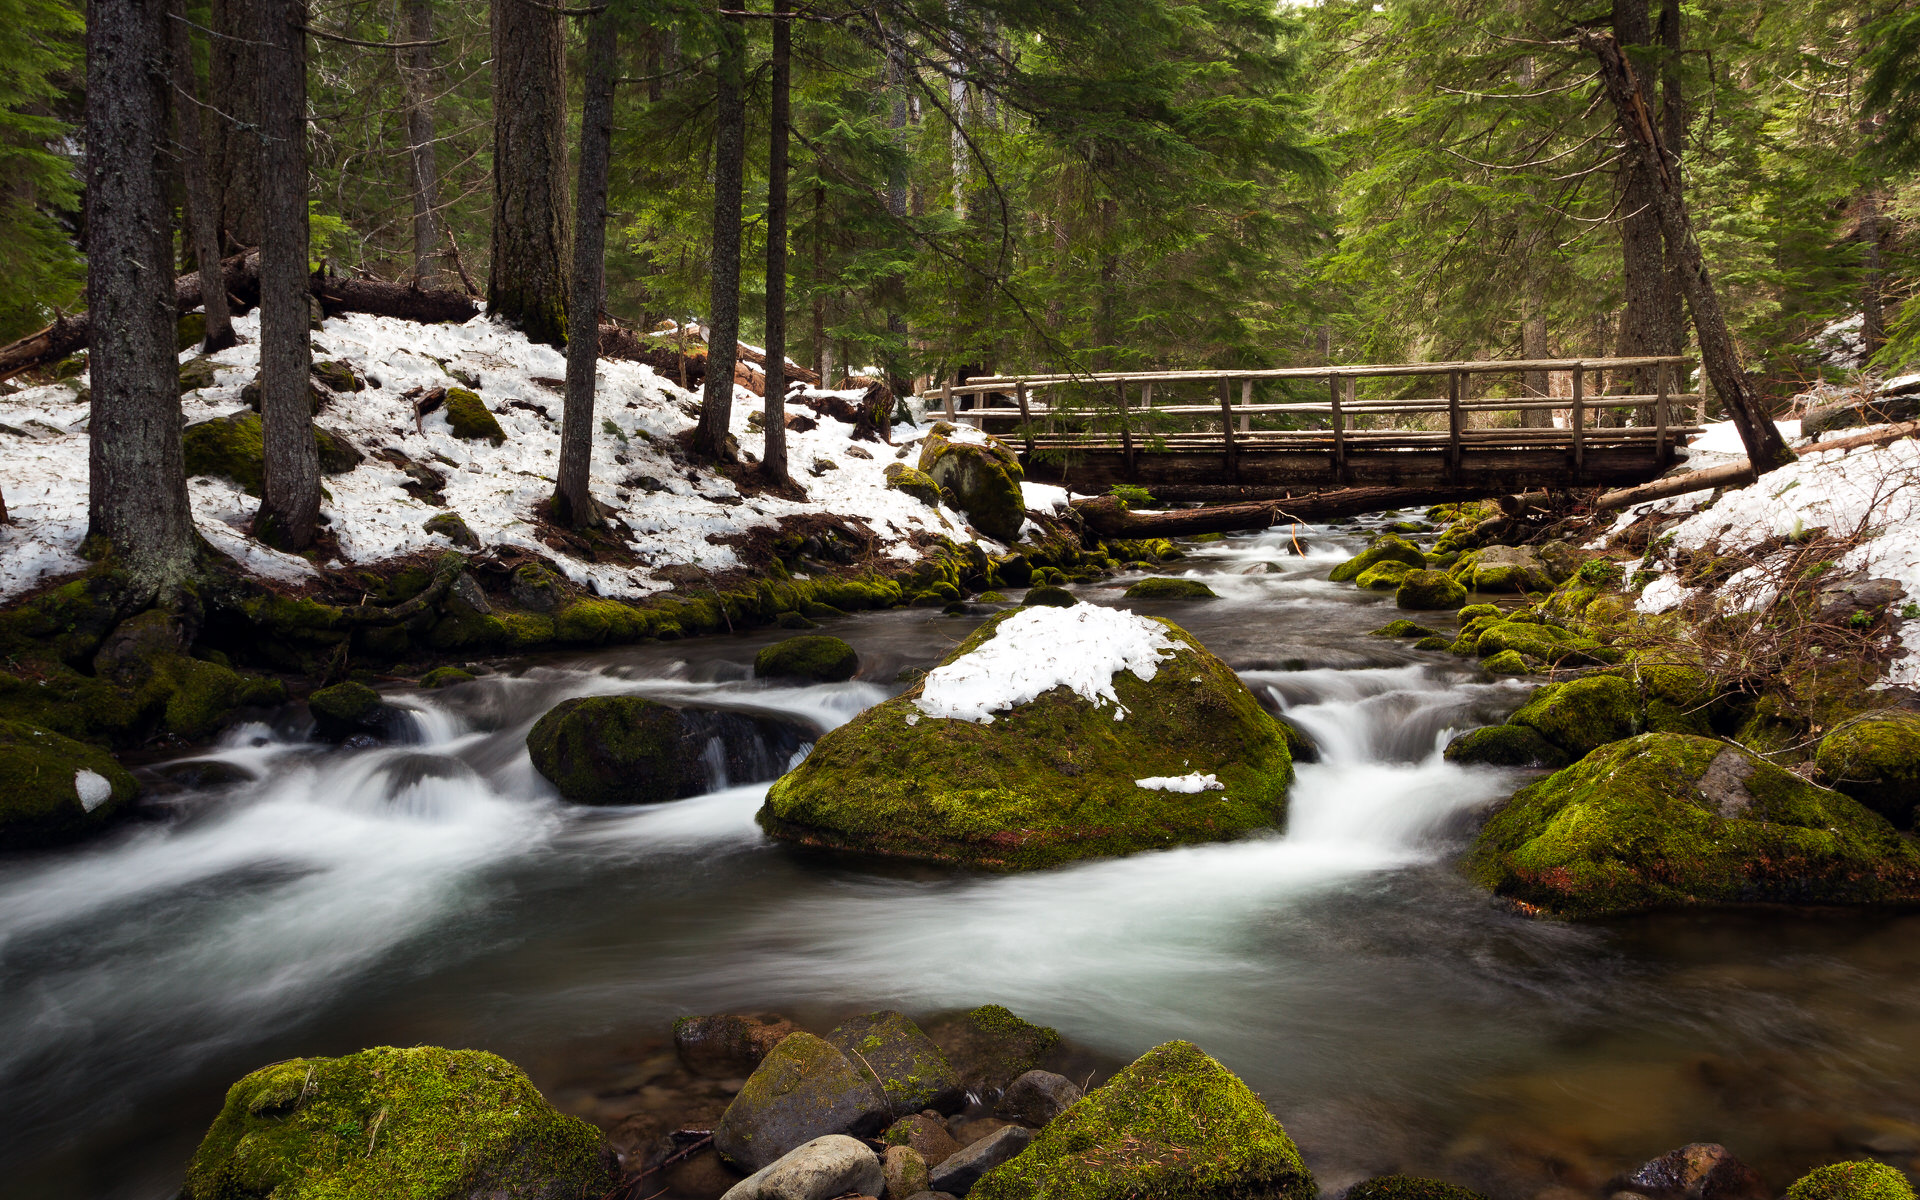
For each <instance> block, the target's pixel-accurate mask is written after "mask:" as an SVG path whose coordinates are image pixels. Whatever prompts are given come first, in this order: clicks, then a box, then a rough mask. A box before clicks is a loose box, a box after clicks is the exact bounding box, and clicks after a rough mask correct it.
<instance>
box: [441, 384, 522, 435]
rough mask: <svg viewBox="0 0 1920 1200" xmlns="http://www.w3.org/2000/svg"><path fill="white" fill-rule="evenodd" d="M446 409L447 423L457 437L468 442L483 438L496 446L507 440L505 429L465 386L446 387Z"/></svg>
mask: <svg viewBox="0 0 1920 1200" xmlns="http://www.w3.org/2000/svg"><path fill="white" fill-rule="evenodd" d="M446 410H447V424H448V426H450V427H451V428H452V429H453V436H455V437H457V438H464V439H466V440H467V441H470V442H472V441H482V440H485V441H489V442H492V443H493V444H494V445H496V446H498V445H500V444H501V443H502V442H505V441H506V440H507V432H506V430H504V429H502V428H500V422H499V421H498V420H496V419H495V418H494V415H493V414H492V413H491V412H489V411H487V406H486V404H485V403H484V402H483V401H482V400H481V399H480V397H479V396H477V395H475V394H474V393H472V392H470V391H468V390H467V389H466V388H457V387H456V388H448V389H447V400H446Z"/></svg>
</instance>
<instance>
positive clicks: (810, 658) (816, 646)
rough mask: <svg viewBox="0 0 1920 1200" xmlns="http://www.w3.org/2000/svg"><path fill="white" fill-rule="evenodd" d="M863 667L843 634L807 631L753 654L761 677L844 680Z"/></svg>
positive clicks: (814, 680)
mask: <svg viewBox="0 0 1920 1200" xmlns="http://www.w3.org/2000/svg"><path fill="white" fill-rule="evenodd" d="M859 669H860V656H859V655H858V654H857V653H855V652H854V649H853V647H852V646H849V645H848V644H847V643H846V642H844V641H842V640H841V639H840V638H837V637H831V636H829V635H827V634H821V633H814V634H805V635H803V636H801V637H790V638H787V639H786V640H785V641H780V642H775V643H774V644H773V645H771V646H767V647H765V648H763V649H762V650H761V651H760V653H758V654H756V655H754V656H753V674H754V676H755V678H758V679H805V680H810V681H812V682H814V683H841V682H844V681H845V680H848V679H852V678H853V673H854V672H855V671H858V670H859Z"/></svg>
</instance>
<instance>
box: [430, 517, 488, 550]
mask: <svg viewBox="0 0 1920 1200" xmlns="http://www.w3.org/2000/svg"><path fill="white" fill-rule="evenodd" d="M420 527H421V528H422V529H425V530H426V531H427V532H428V533H437V534H439V535H440V536H442V537H444V538H446V539H447V540H448V541H450V542H452V543H453V544H454V545H456V546H458V547H460V548H461V549H463V550H478V549H479V548H480V539H479V538H478V537H476V536H474V532H473V530H472V529H470V528H468V526H467V522H466V519H465V518H464V517H462V516H461V515H460V514H459V513H455V512H443V513H435V514H433V515H432V516H430V517H428V518H427V519H426V520H425V521H423V522H421V526H420Z"/></svg>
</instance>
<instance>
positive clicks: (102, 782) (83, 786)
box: [73, 767, 113, 812]
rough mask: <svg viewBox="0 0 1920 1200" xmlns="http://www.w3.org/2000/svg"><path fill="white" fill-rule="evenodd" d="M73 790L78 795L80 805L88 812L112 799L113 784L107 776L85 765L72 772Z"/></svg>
mask: <svg viewBox="0 0 1920 1200" xmlns="http://www.w3.org/2000/svg"><path fill="white" fill-rule="evenodd" d="M73 790H74V794H75V795H77V796H79V797H80V807H81V808H83V809H85V810H86V811H88V812H92V811H93V810H94V809H96V808H99V807H100V806H101V805H102V804H105V803H106V802H107V801H109V800H111V799H113V784H111V783H109V782H107V777H106V776H105V775H102V774H100V773H99V772H98V771H89V770H87V768H85V767H81V768H80V769H79V770H78V771H75V772H74V773H73Z"/></svg>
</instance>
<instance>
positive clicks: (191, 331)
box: [173, 312, 207, 352]
mask: <svg viewBox="0 0 1920 1200" xmlns="http://www.w3.org/2000/svg"><path fill="white" fill-rule="evenodd" d="M173 334H174V348H175V349H177V350H180V351H182V352H185V351H188V350H191V349H193V348H194V347H195V346H198V345H200V344H201V343H202V342H204V341H206V340H207V314H206V313H203V312H190V313H181V314H180V319H179V320H178V321H175V322H174V323H173Z"/></svg>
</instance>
